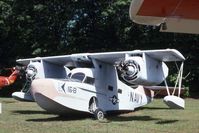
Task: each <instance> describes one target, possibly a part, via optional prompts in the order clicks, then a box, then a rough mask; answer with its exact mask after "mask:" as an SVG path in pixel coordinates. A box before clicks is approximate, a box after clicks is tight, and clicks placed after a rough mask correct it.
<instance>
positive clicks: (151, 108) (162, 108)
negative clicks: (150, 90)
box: [136, 107, 171, 111]
mask: <svg viewBox="0 0 199 133" xmlns="http://www.w3.org/2000/svg"><path fill="white" fill-rule="evenodd" d="M144 109H146V110H147V109H149V110H170V109H171V108H168V107H165V108H164V107H140V108H138V109H136V111H138V110H144Z"/></svg>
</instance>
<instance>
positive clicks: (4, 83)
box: [0, 67, 20, 89]
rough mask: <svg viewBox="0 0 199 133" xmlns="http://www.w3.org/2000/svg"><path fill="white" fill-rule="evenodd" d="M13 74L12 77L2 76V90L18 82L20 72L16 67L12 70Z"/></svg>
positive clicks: (0, 79)
mask: <svg viewBox="0 0 199 133" xmlns="http://www.w3.org/2000/svg"><path fill="white" fill-rule="evenodd" d="M11 72H12V73H11V75H10V76H8V77H6V76H0V89H2V88H3V87H5V86H9V85H11V84H13V83H14V82H15V81H16V79H17V76H18V75H19V73H20V71H19V70H18V69H16V67H13V68H11Z"/></svg>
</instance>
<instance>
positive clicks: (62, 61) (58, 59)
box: [17, 53, 90, 66]
mask: <svg viewBox="0 0 199 133" xmlns="http://www.w3.org/2000/svg"><path fill="white" fill-rule="evenodd" d="M87 55H88V54H87V53H82V54H72V55H60V56H48V57H36V58H28V59H18V60H17V62H18V63H20V64H23V65H28V64H29V63H30V61H32V62H34V61H41V60H42V61H46V62H50V63H53V64H57V65H66V66H75V62H83V63H88V62H90V59H88V58H87Z"/></svg>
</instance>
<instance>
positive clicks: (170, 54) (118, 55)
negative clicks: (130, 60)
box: [89, 49, 185, 64]
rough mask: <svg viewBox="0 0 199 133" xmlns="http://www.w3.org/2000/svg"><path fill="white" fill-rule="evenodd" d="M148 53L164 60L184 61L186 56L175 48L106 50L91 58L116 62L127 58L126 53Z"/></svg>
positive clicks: (111, 62)
mask: <svg viewBox="0 0 199 133" xmlns="http://www.w3.org/2000/svg"><path fill="white" fill-rule="evenodd" d="M143 53H145V54H147V55H148V56H150V57H152V58H154V59H156V60H159V61H163V62H171V61H184V60H185V58H184V56H183V55H182V54H181V53H180V52H179V51H177V50H175V49H161V50H134V51H123V52H106V53H96V54H90V55H89V57H90V58H94V59H97V60H100V61H103V62H106V63H110V64H115V62H117V61H120V60H122V59H125V57H126V55H128V56H134V55H139V54H143Z"/></svg>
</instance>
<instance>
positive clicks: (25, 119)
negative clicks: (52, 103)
mask: <svg viewBox="0 0 199 133" xmlns="http://www.w3.org/2000/svg"><path fill="white" fill-rule="evenodd" d="M185 102H186V108H185V110H174V109H169V108H168V107H167V106H166V105H165V104H164V103H163V102H162V99H155V100H154V102H152V103H150V104H149V105H147V106H144V107H142V108H139V109H138V110H136V111H135V112H131V113H127V114H122V115H119V116H109V117H108V118H107V119H105V120H104V121H102V122H100V121H97V120H93V118H92V117H91V116H82V117H79V116H70V117H59V116H58V115H53V114H48V113H46V112H45V111H44V110H42V109H41V108H40V107H39V106H37V104H36V103H33V102H19V101H16V100H14V99H12V98H0V103H1V104H2V113H1V114H0V133H28V132H30V133H84V132H85V133H111V132H113V133H167V132H168V133H199V100H198V99H190V98H187V99H186V101H185Z"/></svg>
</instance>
